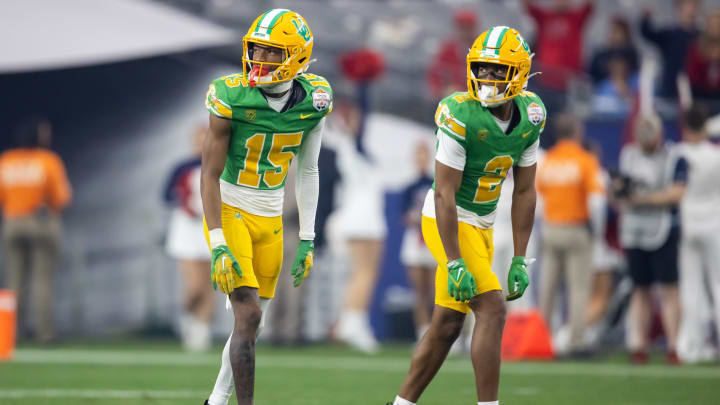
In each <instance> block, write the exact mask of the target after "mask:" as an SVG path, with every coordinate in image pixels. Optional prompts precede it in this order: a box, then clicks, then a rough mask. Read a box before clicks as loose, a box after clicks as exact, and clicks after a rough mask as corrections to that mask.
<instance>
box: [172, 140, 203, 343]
mask: <svg viewBox="0 0 720 405" xmlns="http://www.w3.org/2000/svg"><path fill="white" fill-rule="evenodd" d="M206 133H207V128H206V127H198V128H196V129H195V131H194V132H193V134H192V146H193V148H192V156H191V157H189V158H187V159H185V160H183V161H182V162H180V163H178V164H177V166H175V168H174V169H173V171H172V174H171V175H170V178H169V179H168V182H167V185H166V187H165V202H166V203H168V204H170V205H172V206H173V208H172V214H171V217H170V224H169V226H168V234H167V239H166V250H167V252H168V255H170V257H172V258H173V259H175V260H177V262H178V268H179V269H180V272H181V273H182V279H183V282H184V287H185V291H184V297H183V313H182V314H181V315H180V337H181V339H182V343H183V347H185V349H187V350H192V351H202V350H207V349H209V348H210V345H211V343H212V334H211V330H210V325H211V322H212V318H213V314H214V312H215V311H214V310H215V299H214V297H215V296H214V294H213V289H212V287H211V283H210V282H209V277H210V250H209V249H208V245H207V242H205V237H204V236H203V208H202V199H201V198H200V160H201V159H200V158H201V154H202V146H203V140H204V139H205V134H206Z"/></svg>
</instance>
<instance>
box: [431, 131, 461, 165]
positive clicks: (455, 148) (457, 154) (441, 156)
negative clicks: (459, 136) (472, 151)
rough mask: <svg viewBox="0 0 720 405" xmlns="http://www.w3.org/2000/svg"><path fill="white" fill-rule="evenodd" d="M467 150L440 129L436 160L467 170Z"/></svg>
mask: <svg viewBox="0 0 720 405" xmlns="http://www.w3.org/2000/svg"><path fill="white" fill-rule="evenodd" d="M466 158H467V152H466V151H465V148H463V147H462V145H460V143H459V142H457V141H456V140H454V139H453V138H451V137H450V136H449V135H447V134H445V133H444V132H442V131H438V148H437V153H436V154H435V160H437V161H438V162H440V163H442V164H444V165H445V166H449V167H452V168H453V169H455V170H460V171H463V170H465V159H466Z"/></svg>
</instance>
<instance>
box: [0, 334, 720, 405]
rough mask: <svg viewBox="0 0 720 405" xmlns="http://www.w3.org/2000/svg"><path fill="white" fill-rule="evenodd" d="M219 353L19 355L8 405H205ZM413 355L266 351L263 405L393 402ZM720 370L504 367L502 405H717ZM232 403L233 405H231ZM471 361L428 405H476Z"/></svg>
mask: <svg viewBox="0 0 720 405" xmlns="http://www.w3.org/2000/svg"><path fill="white" fill-rule="evenodd" d="M219 356H220V347H217V348H216V350H215V351H213V352H212V353H208V354H186V353H184V352H182V351H180V349H179V348H178V346H177V345H176V344H173V343H168V342H149V343H148V342H132V343H122V344H121V343H113V344H107V343H106V344H99V343H84V344H79V343H74V344H62V345H58V346H57V347H53V348H35V347H21V348H20V349H18V350H17V352H16V355H15V359H14V360H13V361H12V362H5V363H2V362H0V404H2V405H13V404H17V405H28V404H32V405H44V404H48V405H50V404H52V405H65V404H113V405H114V404H118V405H119V404H127V405H134V404H156V405H170V404H173V405H185V404H187V405H201V404H202V403H203V401H204V400H205V398H206V397H207V395H208V393H209V390H210V389H211V387H212V384H213V383H214V381H215V375H216V371H217V367H218V364H219ZM409 356H410V348H408V347H402V346H393V347H391V348H387V349H385V351H383V352H382V353H381V354H380V355H378V356H373V357H367V356H362V355H358V354H356V353H353V352H351V351H349V350H347V349H344V348H341V347H334V346H312V347H308V348H298V349H289V348H274V347H266V346H263V347H260V348H259V352H258V356H257V387H256V390H255V393H256V404H257V405H284V404H291V405H314V404H317V405H330V404H333V405H335V404H342V405H384V404H385V402H386V401H390V400H392V399H393V398H394V396H395V394H396V393H397V390H398V388H399V386H400V383H401V381H402V379H403V377H404V375H405V372H406V370H407V367H408V364H409V363H408V362H409ZM718 398H720V367H718V366H707V365H706V366H683V367H669V366H666V365H664V364H662V363H661V362H660V359H659V358H658V359H657V362H656V363H654V364H650V365H647V366H630V365H627V364H625V362H624V357H620V356H615V357H614V358H610V359H606V360H601V361H592V362H569V361H563V362H555V363H504V364H503V369H502V378H501V385H500V401H501V403H502V404H503V405H509V404H537V405H542V404H548V405H558V404H582V405H592V404H603V405H605V404H674V405H675V404H703V405H707V404H715V403H720V399H718ZM232 401H234V399H233V400H231V404H232V403H233V402H232ZM476 401H477V400H476V398H475V390H474V385H473V375H472V370H471V365H470V360H469V359H468V358H465V357H461V358H453V359H449V360H448V361H447V362H446V364H445V366H444V367H443V369H442V370H441V371H440V373H439V374H438V376H437V377H436V378H435V380H434V381H433V382H432V384H431V385H430V387H429V388H428V390H427V391H426V392H425V394H424V395H423V397H422V399H421V401H420V404H422V405H433V404H434V405H455V404H476Z"/></svg>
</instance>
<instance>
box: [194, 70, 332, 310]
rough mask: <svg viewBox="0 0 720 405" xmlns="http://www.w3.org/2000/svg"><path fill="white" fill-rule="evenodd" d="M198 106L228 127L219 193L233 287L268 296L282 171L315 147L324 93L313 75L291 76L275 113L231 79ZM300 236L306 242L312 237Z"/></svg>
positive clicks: (254, 91)
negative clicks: (235, 266) (234, 270)
mask: <svg viewBox="0 0 720 405" xmlns="http://www.w3.org/2000/svg"><path fill="white" fill-rule="evenodd" d="M206 106H207V108H208V110H209V111H210V112H211V113H212V114H214V115H216V116H218V117H221V118H226V119H229V120H230V121H231V131H232V132H231V136H230V141H229V144H228V152H227V158H226V161H225V167H224V169H223V172H222V175H221V176H220V191H221V197H222V202H223V207H222V213H221V218H222V229H223V233H224V235H225V238H226V240H227V243H228V247H229V249H230V251H231V252H232V254H233V256H234V257H235V258H236V259H237V261H238V263H239V265H240V268H241V269H242V273H243V277H242V278H240V279H239V280H238V281H237V282H236V285H235V287H241V286H249V287H255V288H258V289H259V295H260V296H261V297H264V298H272V297H273V296H274V293H275V285H276V284H277V277H278V275H279V273H280V269H281V264H282V250H283V248H282V221H281V215H282V204H283V188H284V186H285V179H286V177H287V173H288V168H289V166H290V164H291V162H292V160H293V158H294V157H295V156H299V158H300V160H301V162H302V160H303V158H302V156H303V153H304V151H305V149H306V148H308V147H312V148H319V137H320V133H319V132H321V130H322V128H321V125H320V124H321V121H322V119H323V118H324V117H325V116H327V115H328V114H329V113H330V112H331V111H332V89H331V88H330V85H329V83H328V82H327V80H325V79H324V78H323V77H321V76H317V75H313V74H302V75H299V76H298V77H296V78H295V79H294V83H293V86H292V89H291V93H290V98H289V101H288V104H287V105H286V106H285V108H284V109H282V110H281V111H280V112H278V111H276V110H275V109H273V108H271V107H270V105H269V104H268V101H267V99H266V98H265V96H264V95H263V93H262V92H261V90H260V88H258V87H252V86H250V85H249V83H248V81H247V80H246V78H245V75H243V74H233V75H229V76H224V77H221V78H218V79H216V80H214V81H213V82H212V84H211V85H210V89H209V91H208V93H207V99H206ZM313 137H317V139H314V140H313ZM308 144H311V145H312V146H308ZM313 220H314V213H313ZM206 232H207V231H206ZM305 237H306V238H307V239H309V240H312V239H313V237H314V234H311V235H306V236H305ZM305 237H304V236H303V235H302V234H301V238H305Z"/></svg>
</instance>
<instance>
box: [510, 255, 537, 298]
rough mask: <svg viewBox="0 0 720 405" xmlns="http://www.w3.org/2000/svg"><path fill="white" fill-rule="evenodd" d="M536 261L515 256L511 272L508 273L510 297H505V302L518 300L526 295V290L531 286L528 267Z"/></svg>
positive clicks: (511, 264)
mask: <svg viewBox="0 0 720 405" xmlns="http://www.w3.org/2000/svg"><path fill="white" fill-rule="evenodd" d="M534 261H535V259H525V257H524V256H515V257H513V258H512V262H511V263H510V270H509V271H508V295H507V297H505V300H507V301H512V300H516V299H518V298H520V297H522V295H523V294H524V293H525V289H526V288H527V287H528V285H530V279H529V278H528V275H527V266H528V264H530V263H532V262H534Z"/></svg>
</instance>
